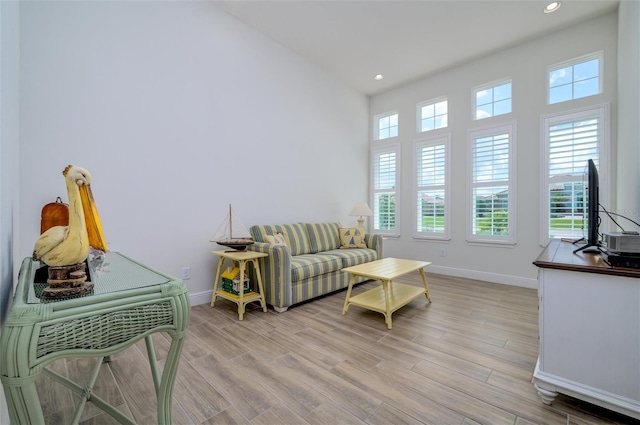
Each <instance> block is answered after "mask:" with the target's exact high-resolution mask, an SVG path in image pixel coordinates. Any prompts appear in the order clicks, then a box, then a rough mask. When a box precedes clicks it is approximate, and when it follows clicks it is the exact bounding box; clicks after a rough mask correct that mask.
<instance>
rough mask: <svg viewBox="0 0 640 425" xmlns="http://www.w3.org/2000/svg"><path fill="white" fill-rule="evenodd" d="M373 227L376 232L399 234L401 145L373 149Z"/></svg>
mask: <svg viewBox="0 0 640 425" xmlns="http://www.w3.org/2000/svg"><path fill="white" fill-rule="evenodd" d="M371 160H372V167H371V170H372V173H373V176H372V179H371V181H372V182H373V190H372V193H373V228H374V230H375V231H376V233H381V234H386V235H392V236H397V235H398V232H397V229H398V205H399V202H398V194H399V192H400V191H399V188H398V182H399V180H400V179H399V174H400V145H392V146H386V147H383V148H378V149H372V151H371Z"/></svg>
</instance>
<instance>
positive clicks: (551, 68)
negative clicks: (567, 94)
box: [546, 50, 604, 105]
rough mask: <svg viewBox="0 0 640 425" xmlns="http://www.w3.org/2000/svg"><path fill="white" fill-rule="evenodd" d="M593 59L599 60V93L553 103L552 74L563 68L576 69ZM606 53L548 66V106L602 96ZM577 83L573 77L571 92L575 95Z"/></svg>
mask: <svg viewBox="0 0 640 425" xmlns="http://www.w3.org/2000/svg"><path fill="white" fill-rule="evenodd" d="M593 59H598V92H597V93H594V94H591V95H588V96H582V97H574V96H573V94H572V97H571V98H570V99H566V100H560V101H558V102H553V103H551V84H550V83H551V75H550V74H551V72H553V71H557V70H559V69H562V68H566V67H568V66H571V67H574V66H576V65H580V64H582V63H585V62H589V61H591V60H593ZM603 73H604V51H602V50H599V51H597V52H593V53H589V54H586V55H582V56H578V57H576V58H573V59H569V60H566V61H562V62H558V63H554V64H552V65H549V66H547V74H546V75H547V105H557V104H559V103H564V102H570V101H572V100H578V99H585V98H588V97H591V96H597V95H599V94H602V90H603V81H604V75H603ZM575 84H576V81H575V80H574V77H573V76H572V77H571V92H572V93H574V91H575V90H574V87H575Z"/></svg>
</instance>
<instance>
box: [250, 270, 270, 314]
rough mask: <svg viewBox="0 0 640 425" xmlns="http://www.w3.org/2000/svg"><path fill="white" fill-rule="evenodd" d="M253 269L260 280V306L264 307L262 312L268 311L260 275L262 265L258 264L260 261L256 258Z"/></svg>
mask: <svg viewBox="0 0 640 425" xmlns="http://www.w3.org/2000/svg"><path fill="white" fill-rule="evenodd" d="M252 262H253V269H254V271H255V272H256V279H257V280H258V290H259V291H260V305H261V306H262V311H264V312H266V311H267V302H266V301H265V299H264V288H263V287H262V276H261V275H260V265H259V263H258V259H257V258H254V259H253V260H252Z"/></svg>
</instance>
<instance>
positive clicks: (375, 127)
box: [373, 111, 400, 140]
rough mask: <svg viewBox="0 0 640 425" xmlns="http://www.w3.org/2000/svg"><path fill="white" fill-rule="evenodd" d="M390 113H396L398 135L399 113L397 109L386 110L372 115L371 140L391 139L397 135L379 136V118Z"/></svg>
mask: <svg viewBox="0 0 640 425" xmlns="http://www.w3.org/2000/svg"><path fill="white" fill-rule="evenodd" d="M391 115H398V136H399V135H400V114H399V113H398V111H387V112H383V113H381V114H377V115H375V116H374V117H373V140H391V139H395V138H396V137H398V136H392V137H385V138H384V139H381V138H380V119H381V118H384V117H388V116H391Z"/></svg>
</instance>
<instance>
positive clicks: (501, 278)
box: [189, 265, 538, 306]
mask: <svg viewBox="0 0 640 425" xmlns="http://www.w3.org/2000/svg"><path fill="white" fill-rule="evenodd" d="M425 271H426V272H427V277H428V276H429V273H435V274H442V275H445V276H455V277H464V278H466V279H475V280H483V281H485V282H493V283H500V284H502V285H513V286H521V287H523V288H530V289H538V280H537V279H529V278H526V277H518V276H509V275H504V274H498V273H487V272H479V271H476V270H465V269H454V268H452V267H443V266H433V265H432V266H429V267H427V268H426V269H425ZM211 295H213V290H211V291H204V292H198V293H193V294H189V298H190V299H191V305H192V306H196V305H200V304H209V303H210V302H211Z"/></svg>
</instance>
